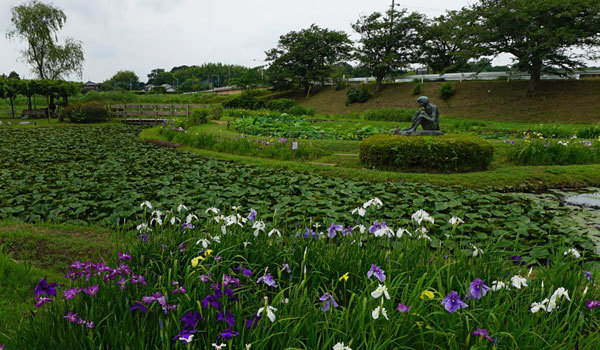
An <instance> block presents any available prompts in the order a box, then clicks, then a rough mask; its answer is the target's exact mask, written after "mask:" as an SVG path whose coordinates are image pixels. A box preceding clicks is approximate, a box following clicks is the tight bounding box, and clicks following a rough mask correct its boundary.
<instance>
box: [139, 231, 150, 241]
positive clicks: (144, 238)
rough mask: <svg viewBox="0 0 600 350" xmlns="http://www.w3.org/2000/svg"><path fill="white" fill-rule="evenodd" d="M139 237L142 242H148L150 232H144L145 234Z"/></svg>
mask: <svg viewBox="0 0 600 350" xmlns="http://www.w3.org/2000/svg"><path fill="white" fill-rule="evenodd" d="M138 238H139V239H141V240H142V242H144V243H146V242H148V234H147V233H146V234H143V235H139V236H138Z"/></svg>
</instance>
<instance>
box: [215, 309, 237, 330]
mask: <svg viewBox="0 0 600 350" xmlns="http://www.w3.org/2000/svg"><path fill="white" fill-rule="evenodd" d="M234 316H235V315H234V314H232V313H231V312H229V311H228V310H225V312H219V313H217V322H219V321H224V322H226V323H227V324H228V325H229V328H231V327H233V325H234V324H235V318H234Z"/></svg>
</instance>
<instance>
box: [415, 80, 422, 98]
mask: <svg viewBox="0 0 600 350" xmlns="http://www.w3.org/2000/svg"><path fill="white" fill-rule="evenodd" d="M422 86H423V84H422V83H421V82H418V83H416V84H415V86H414V87H413V95H415V96H416V95H420V94H421V87H422Z"/></svg>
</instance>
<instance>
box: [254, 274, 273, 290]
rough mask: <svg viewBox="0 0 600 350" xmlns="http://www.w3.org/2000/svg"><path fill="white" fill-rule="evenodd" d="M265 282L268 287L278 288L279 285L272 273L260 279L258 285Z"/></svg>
mask: <svg viewBox="0 0 600 350" xmlns="http://www.w3.org/2000/svg"><path fill="white" fill-rule="evenodd" d="M260 282H264V283H265V284H266V285H267V286H269V287H273V288H277V283H275V279H273V276H272V275H271V274H270V273H265V275H264V276H262V277H260V278H259V279H258V280H257V281H256V283H260Z"/></svg>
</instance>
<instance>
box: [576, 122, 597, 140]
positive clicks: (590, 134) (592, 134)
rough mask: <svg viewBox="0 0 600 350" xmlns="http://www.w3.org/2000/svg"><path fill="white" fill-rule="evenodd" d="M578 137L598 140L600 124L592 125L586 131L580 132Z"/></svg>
mask: <svg viewBox="0 0 600 350" xmlns="http://www.w3.org/2000/svg"><path fill="white" fill-rule="evenodd" d="M577 137H579V138H580V139H596V138H598V137H600V124H596V125H590V126H588V127H587V128H585V129H581V130H579V131H578V132H577Z"/></svg>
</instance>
